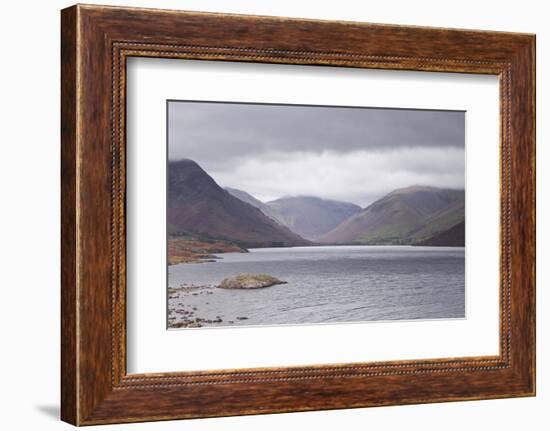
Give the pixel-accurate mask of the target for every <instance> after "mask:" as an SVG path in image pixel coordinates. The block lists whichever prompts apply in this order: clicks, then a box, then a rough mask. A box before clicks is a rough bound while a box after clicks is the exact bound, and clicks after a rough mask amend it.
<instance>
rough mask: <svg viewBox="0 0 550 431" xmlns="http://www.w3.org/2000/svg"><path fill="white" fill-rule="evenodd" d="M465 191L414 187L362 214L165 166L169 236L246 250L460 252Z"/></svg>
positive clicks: (178, 164)
mask: <svg viewBox="0 0 550 431" xmlns="http://www.w3.org/2000/svg"><path fill="white" fill-rule="evenodd" d="M464 209H465V205H464V190H455V189H444V188H437V187H428V186H411V187H406V188H402V189H398V190H394V191H393V192H391V193H389V194H387V195H386V196H384V197H382V198H381V199H379V200H377V201H375V202H373V203H372V204H371V205H369V206H367V207H366V208H364V209H362V208H361V207H359V206H358V205H355V204H353V203H349V202H340V201H335V200H327V199H322V198H319V197H313V196H292V197H283V198H280V199H276V200H273V201H269V202H262V201H260V200H259V199H257V198H255V197H254V196H252V195H251V194H249V193H247V192H245V191H243V190H238V189H234V188H226V189H223V188H222V187H220V186H219V185H218V184H217V183H216V182H215V181H214V179H213V178H212V177H210V176H209V175H208V174H207V173H206V172H205V171H204V170H203V169H202V168H201V167H200V166H199V165H198V164H197V163H195V162H194V161H192V160H179V161H175V162H169V166H168V233H169V235H172V236H182V235H185V236H195V237H198V238H200V239H203V240H204V239H207V240H208V239H216V240H226V241H230V242H235V243H237V244H239V245H241V246H244V247H266V246H296V245H313V244H320V243H321V244H417V245H449V246H463V245H464V214H465V213H464Z"/></svg>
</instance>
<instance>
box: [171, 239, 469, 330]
mask: <svg viewBox="0 0 550 431" xmlns="http://www.w3.org/2000/svg"><path fill="white" fill-rule="evenodd" d="M219 257H221V259H220V260H218V261H217V262H206V263H198V264H179V265H173V266H170V267H169V269H168V271H169V277H168V279H169V286H170V287H174V288H178V287H180V286H187V287H189V286H203V287H202V288H198V289H192V288H191V289H190V288H184V289H179V290H176V291H171V293H170V294H169V300H168V312H169V322H170V323H171V324H170V325H169V326H174V325H173V323H177V322H180V327H182V326H183V324H182V323H181V322H184V321H187V322H189V321H190V319H191V320H194V319H197V318H199V319H201V320H200V326H205V327H209V326H237V325H246V326H250V325H280V324H311V323H335V322H360V321H372V320H403V319H448V318H463V317H464V316H465V284H464V248H463V247H412V246H326V247H293V248H263V249H251V250H250V253H225V254H220V255H219ZM242 272H249V273H266V274H269V275H272V276H275V277H277V278H279V279H280V280H284V281H287V282H288V284H283V285H276V286H272V287H267V288H263V289H251V290H227V289H218V288H215V287H214V286H216V285H217V284H219V283H220V282H221V281H222V280H223V279H224V278H225V277H229V276H233V275H236V274H238V273H242Z"/></svg>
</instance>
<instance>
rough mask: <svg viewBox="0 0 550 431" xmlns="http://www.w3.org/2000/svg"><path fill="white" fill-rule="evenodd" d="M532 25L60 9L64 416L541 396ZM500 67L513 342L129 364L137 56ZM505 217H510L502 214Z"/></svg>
mask: <svg viewBox="0 0 550 431" xmlns="http://www.w3.org/2000/svg"><path fill="white" fill-rule="evenodd" d="M534 49H535V38H534V36H533V35H525V34H512V33H498V32H480V31H466V30H448V29H432V28H422V27H402V26H388V25H375V24H361V23H350V22H330V21H312V20H296V19H285V18H274V17H251V16H240V15H220V14H204V13H189V12H177V11H162V10H147V9H131V8H117V7H100V6H74V7H72V8H69V9H65V10H64V11H62V87H63V90H62V195H63V196H62V340H63V342H62V376H63V377H62V418H63V420H65V421H67V422H70V423H73V424H77V425H86V424H99V423H112V422H136V421H145V420H162V419H175V418H190V417H208V416H221V415H238V414H253V413H272V412H286V411H306V410H316V409H333V408H351V407H365V406H378V405H390V404H411V403H423V402H441V401H449V400H469V399H481V398H502V397H510V396H528V395H534V391H535V290H534V289H535V172H534V169H535V141H534V140H535V136H534V121H535V112H534V97H535V88H534V83H535V78H534V70H535V69H534V64H535V50H534ZM130 56H147V57H165V58H182V59H199V60H204V61H209V60H218V61H220V60H223V61H243V62H262V63H284V64H301V65H312V66H315V65H331V66H340V67H359V68H379V69H401V70H425V71H444V72H463V73H484V74H495V75H499V77H500V88H501V92H500V104H501V220H500V225H501V268H500V274H501V281H500V292H501V295H500V299H501V301H500V302H501V307H500V316H501V328H500V337H501V343H500V354H499V355H498V356H496V357H483V358H479V357H467V358H442V359H431V360H423V361H401V362H381V363H361V364H331V365H326V366H304V367H293V368H266V369H246V370H223V371H215V372H214V371H209V370H205V371H203V372H185V373H184V372H181V373H156V374H140V375H127V374H126V365H125V364H126V356H125V355H126V350H125V344H126V342H125V334H126V329H125V328H126V326H125V325H126V323H125V306H126V304H125V298H126V284H125V283H126V266H125V265H126V261H125V247H126V245H125V193H126V184H125V181H126V171H125V154H126V139H125V130H126V112H125V100H126V70H125V67H126V59H127V58H128V57H130ZM495 222H497V221H495Z"/></svg>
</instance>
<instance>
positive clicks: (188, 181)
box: [167, 159, 309, 247]
mask: <svg viewBox="0 0 550 431" xmlns="http://www.w3.org/2000/svg"><path fill="white" fill-rule="evenodd" d="M167 226H168V234H169V235H171V236H183V235H185V236H196V237H198V238H200V239H217V240H226V241H231V242H235V243H238V244H239V245H242V246H244V247H268V246H272V247H273V246H296V245H307V244H309V241H307V240H305V239H304V238H302V237H301V236H300V235H298V234H296V233H294V232H292V231H291V230H290V229H288V228H287V227H285V226H282V225H280V224H279V223H277V222H275V221H274V220H272V219H271V218H269V217H268V216H266V215H265V214H264V213H263V212H262V211H260V210H259V209H258V208H256V207H255V206H253V205H250V204H248V203H246V202H244V201H242V200H240V199H238V198H236V197H235V196H233V195H232V194H231V193H229V192H228V191H226V190H224V189H223V188H221V187H220V186H219V185H218V184H217V183H216V182H215V181H214V180H213V179H212V177H211V176H210V175H208V174H207V173H206V172H205V171H204V170H203V169H202V168H201V167H200V166H199V165H198V164H197V163H195V162H194V161H192V160H188V159H183V160H178V161H175V162H170V163H169V165H168V217H167Z"/></svg>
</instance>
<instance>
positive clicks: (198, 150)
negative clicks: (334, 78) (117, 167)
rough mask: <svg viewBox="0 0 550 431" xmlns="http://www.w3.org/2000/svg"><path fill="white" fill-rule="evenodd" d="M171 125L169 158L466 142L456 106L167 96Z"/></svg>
mask: <svg viewBox="0 0 550 431" xmlns="http://www.w3.org/2000/svg"><path fill="white" fill-rule="evenodd" d="M169 125H170V135H169V136H170V158H172V159H177V158H182V157H187V158H197V159H200V158H203V157H206V158H208V159H210V160H212V159H215V158H220V159H227V157H228V156H230V157H235V158H239V157H241V156H246V157H250V156H253V155H254V154H262V153H266V152H270V151H279V152H285V151H286V152H309V151H311V152H316V153H320V152H322V151H324V150H332V151H335V152H340V153H347V152H351V151H355V150H369V149H378V150H393V149H396V148H403V147H418V146H422V147H439V148H441V147H457V148H461V147H463V146H464V113H463V112H454V111H425V110H424V111H421V110H398V109H365V108H334V107H312V106H298V105H255V104H228V103H200V102H170V105H169ZM224 147H229V148H230V150H229V151H223V150H222V151H220V149H223V148H224Z"/></svg>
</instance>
